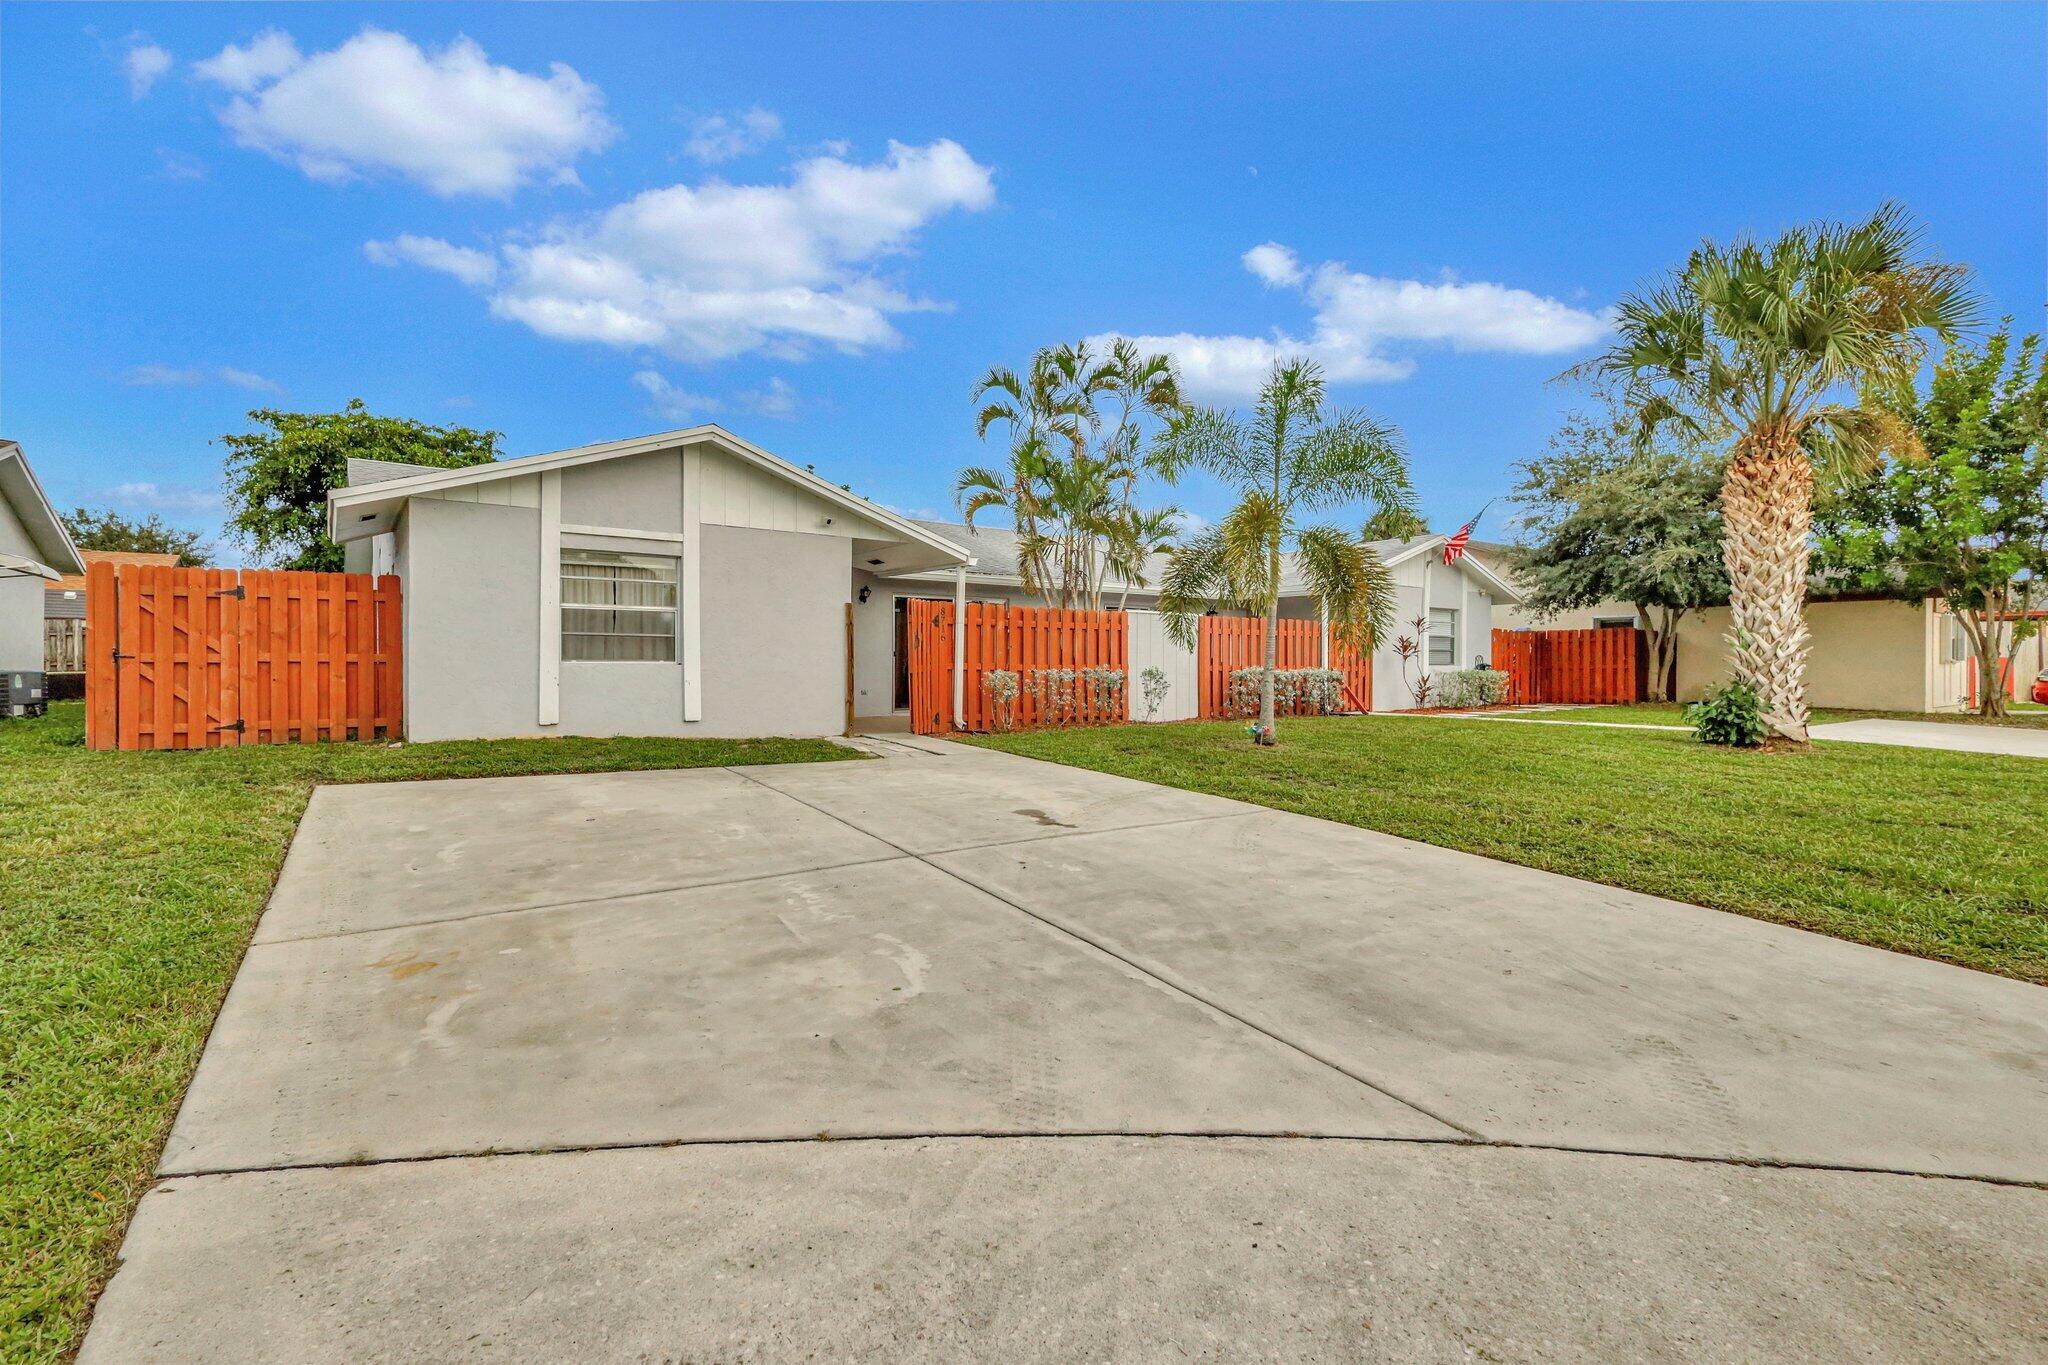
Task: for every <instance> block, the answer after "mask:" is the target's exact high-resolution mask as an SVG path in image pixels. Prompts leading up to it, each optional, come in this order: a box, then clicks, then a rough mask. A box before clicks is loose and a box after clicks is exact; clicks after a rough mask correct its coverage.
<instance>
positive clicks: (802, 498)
mask: <svg viewBox="0 0 2048 1365" xmlns="http://www.w3.org/2000/svg"><path fill="white" fill-rule="evenodd" d="M702 461H703V472H702V475H701V479H702V484H701V488H702V491H701V493H700V494H699V497H700V499H701V502H702V509H703V510H702V519H703V521H704V522H705V523H706V524H708V525H712V526H738V527H744V528H747V529H750V530H755V531H796V532H803V533H807V534H810V535H825V536H860V537H864V538H867V539H871V540H897V539H900V538H901V537H899V536H898V535H897V534H896V533H895V532H893V531H884V530H883V529H882V528H881V527H879V526H877V525H875V524H874V523H872V522H870V521H868V520H867V519H865V518H863V517H860V516H856V515H855V514H853V513H851V512H849V511H847V510H846V509H845V508H843V507H838V506H835V505H833V504H831V503H828V502H826V501H824V500H823V499H822V498H819V497H816V496H814V495H813V494H811V493H808V492H806V491H805V490H804V489H802V488H799V487H797V486H796V485H795V484H793V483H790V482H789V481H788V480H786V479H780V478H777V477H776V476H775V475H773V474H770V473H768V472H767V471H766V470H762V469H757V468H756V467H754V466H753V465H750V464H748V463H747V462H746V461H744V460H739V459H735V458H734V457H732V456H730V455H727V454H725V453H724V452H723V451H716V450H710V449H705V450H704V451H703V453H702ZM827 517H830V518H831V519H832V524H831V525H830V526H827V525H825V518H827Z"/></svg>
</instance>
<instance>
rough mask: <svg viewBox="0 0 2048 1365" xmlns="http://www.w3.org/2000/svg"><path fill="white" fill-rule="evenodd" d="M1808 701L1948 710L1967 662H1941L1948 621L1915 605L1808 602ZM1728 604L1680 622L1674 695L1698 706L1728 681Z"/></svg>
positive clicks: (1961, 687) (1962, 686)
mask: <svg viewBox="0 0 2048 1365" xmlns="http://www.w3.org/2000/svg"><path fill="white" fill-rule="evenodd" d="M1806 628H1807V632H1808V634H1809V635H1810V636H1811V638H1812V643H1811V646H1810V647H1809V649H1808V651H1807V656H1806V700H1807V704H1808V705H1810V706H1819V707H1839V708H1843V709H1850V710H1872V711H1953V710H1955V709H1957V705H1958V702H1957V699H1958V697H1960V696H1961V694H1962V693H1963V692H1964V691H1966V690H1967V688H1968V678H1967V669H1968V664H1967V663H1961V664H1958V663H1954V662H1951V661H1948V660H1947V659H1946V658H1945V654H1946V648H1947V630H1948V622H1946V621H1944V620H1940V619H1938V615H1937V613H1935V612H1934V611H1932V610H1930V608H1929V607H1928V605H1927V604H1925V603H1920V602H1809V603H1807V605H1806ZM1729 629H1730V627H1729V613H1728V608H1726V607H1707V608H1704V609H1702V610H1699V611H1692V612H1687V613H1686V614H1685V616H1684V617H1683V618H1681V619H1680V621H1679V623H1678V698H1679V700H1680V701H1697V700H1698V699H1699V697H1700V694H1701V692H1702V691H1704V690H1705V689H1706V688H1707V687H1709V686H1711V685H1715V684H1718V683H1723V682H1726V681H1727V680H1728V678H1729V676H1730V673H1729V658H1730V651H1729V647H1728V632H1729Z"/></svg>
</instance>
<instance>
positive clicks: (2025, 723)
mask: <svg viewBox="0 0 2048 1365" xmlns="http://www.w3.org/2000/svg"><path fill="white" fill-rule="evenodd" d="M1530 714H1532V715H1538V716H1540V717H1541V718H1542V719H1544V720H1570V721H1578V722H1581V723H1592V722H1595V721H1602V722H1620V723H1622V724H1627V725H1683V724H1685V708H1684V707H1683V706H1679V705H1677V704H1676V703H1669V704H1667V703H1663V702H1644V703H1642V704H1640V705H1637V706H1572V707H1566V708H1564V709H1562V710H1557V711H1542V712H1531V713H1530ZM1840 720H1929V721H1936V722H1939V723H1941V724H1944V725H2011V726H2016V727H2018V728H2019V729H2022V730H2048V706H2035V705H2033V704H2031V703H2026V702H2021V703H2015V704H2014V707H2013V711H2012V714H2011V715H2008V716H2005V717H2003V718H2001V719H1999V720H1986V719H1985V718H1984V717H1982V716H1979V715H1963V714H1959V713H1956V712H1952V711H1840V710H1816V711H1815V712H1814V713H1813V723H1814V724H1815V725H1826V724H1829V723H1830V722H1833V721H1840Z"/></svg>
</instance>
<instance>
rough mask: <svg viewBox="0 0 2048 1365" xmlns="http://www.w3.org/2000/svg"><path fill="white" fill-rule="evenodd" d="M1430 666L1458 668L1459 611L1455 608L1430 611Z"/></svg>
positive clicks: (1432, 609)
mask: <svg viewBox="0 0 2048 1365" xmlns="http://www.w3.org/2000/svg"><path fill="white" fill-rule="evenodd" d="M1429 666H1430V667H1431V668H1456V667H1457V666H1458V611H1457V608H1455V607H1431V608H1430V611H1429Z"/></svg>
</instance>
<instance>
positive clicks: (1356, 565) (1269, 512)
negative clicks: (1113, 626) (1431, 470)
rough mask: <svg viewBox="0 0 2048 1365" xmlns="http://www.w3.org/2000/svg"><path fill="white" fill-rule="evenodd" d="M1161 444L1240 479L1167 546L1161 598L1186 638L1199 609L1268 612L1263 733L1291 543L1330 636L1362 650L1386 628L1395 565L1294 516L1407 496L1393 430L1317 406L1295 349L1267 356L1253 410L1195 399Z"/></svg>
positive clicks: (1185, 640)
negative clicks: (1227, 507)
mask: <svg viewBox="0 0 2048 1365" xmlns="http://www.w3.org/2000/svg"><path fill="white" fill-rule="evenodd" d="M1157 444H1158V447H1159V457H1160V459H1161V461H1162V462H1163V463H1164V465H1165V466H1166V467H1167V468H1168V469H1169V470H1174V471H1178V470H1179V469H1182V468H1185V467H1187V466H1189V465H1196V466H1199V467H1201V468H1203V469H1205V470H1207V471H1209V472H1210V473H1212V474H1214V475H1216V476H1217V477H1218V478H1220V479H1223V480H1226V481H1227V482H1229V483H1231V484H1233V485H1235V486H1236V489H1237V493H1238V503H1237V506H1236V507H1234V508H1232V509H1231V511H1230V514H1229V515H1228V516H1226V517H1224V518H1223V520H1222V521H1221V522H1220V523H1219V524H1218V525H1217V526H1216V527H1214V528H1213V529H1212V530H1209V531H1207V532H1205V533H1203V534H1202V535H1200V536H1198V537H1196V538H1195V539H1194V540H1193V541H1191V542H1189V543H1188V544H1186V545H1183V546H1181V547H1180V548H1179V549H1177V550H1175V551H1174V553H1173V558H1172V559H1171V560H1170V561H1169V563H1168V567H1167V570H1166V576H1165V579H1164V580H1163V582H1162V583H1161V585H1160V594H1159V610H1160V612H1161V613H1162V615H1163V616H1164V617H1165V621H1166V627H1167V630H1168V632H1169V633H1170V634H1172V635H1173V637H1174V638H1175V639H1176V640H1178V641H1179V642H1180V643H1181V644H1182V645H1183V646H1185V647H1187V648H1190V649H1192V648H1194V647H1195V643H1196V641H1195V636H1196V624H1195V622H1196V618H1197V617H1198V616H1199V615H1201V614H1202V613H1203V612H1204V611H1206V610H1210V609H1236V610H1243V611H1249V612H1256V613H1258V614H1259V615H1261V616H1263V617H1265V619H1266V660H1265V676H1264V677H1263V678H1261V679H1260V682H1259V725H1260V727H1261V731H1262V734H1265V735H1270V734H1271V733H1272V731H1273V670H1274V665H1275V663H1276V662H1277V661H1278V657H1279V656H1278V648H1279V636H1280V581H1281V571H1282V567H1283V564H1284V563H1285V558H1286V555H1287V553H1288V551H1289V548H1290V547H1292V551H1293V555H1294V562H1295V566H1296V568H1297V569H1298V570H1299V572H1300V574H1301V577H1302V580H1303V581H1304V582H1305V583H1306V585H1307V587H1308V590H1309V592H1310V594H1311V595H1312V596H1314V597H1315V599H1316V600H1317V602H1318V603H1319V604H1320V605H1321V607H1322V609H1323V612H1324V614H1325V615H1326V616H1327V618H1328V619H1329V622H1330V633H1331V635H1332V636H1333V637H1334V638H1336V639H1337V640H1339V641H1341V642H1342V643H1344V644H1347V645H1350V646H1351V647H1353V648H1355V649H1357V650H1359V651H1360V652H1362V653H1368V654H1369V653H1371V652H1372V651H1373V650H1374V649H1377V648H1378V647H1379V644H1380V641H1381V640H1382V639H1384V638H1385V637H1386V635H1387V633H1388V632H1389V631H1390V630H1391V629H1392V628H1393V623H1394V583H1393V576H1392V575H1391V574H1390V573H1389V572H1388V570H1387V567H1386V565H1385V564H1383V563H1381V562H1380V557H1379V556H1378V555H1377V554H1375V553H1374V552H1373V551H1372V550H1371V548H1370V547H1368V546H1367V545H1365V544H1364V543H1363V542H1362V541H1358V540H1354V539H1352V538H1351V537H1350V536H1347V535H1345V534H1344V533H1343V532H1342V531H1339V530H1337V529H1336V528H1335V527H1332V526H1312V525H1303V524H1302V518H1303V517H1304V516H1306V515H1308V514H1310V513H1314V512H1317V511H1320V510H1322V509H1325V508H1329V507H1334V506H1337V505H1338V504H1341V503H1346V502H1355V501H1360V500H1369V501H1372V502H1376V503H1378V504H1380V505H1381V506H1395V507H1413V506H1414V501H1415V495H1414V493H1413V492H1412V491H1411V489H1410V488H1409V484H1408V458H1407V455H1406V454H1405V453H1404V452H1403V451H1402V448H1401V437H1400V433H1399V432H1397V431H1396V430H1395V429H1394V428H1393V427H1391V426H1387V425H1384V424H1382V423H1380V422H1376V421H1374V420H1373V419H1372V418H1370V417H1368V416H1366V415H1365V414H1364V413H1361V412H1354V411H1345V412H1338V413H1334V414H1331V415H1329V416H1325V415H1324V412H1323V372H1322V369H1321V367H1320V366H1318V365H1316V364H1314V363H1313V362H1311V361H1307V360H1300V359H1296V360H1287V361H1280V362H1276V363H1275V364H1274V366H1273V373H1272V375H1271V376H1270V377H1269V378H1268V379H1267V380H1266V383H1265V386H1264V387H1263V388H1261V389H1260V390H1259V401H1258V406H1257V407H1256V408H1255V409H1254V410H1253V413H1252V415H1251V417H1249V418H1239V417H1238V416H1237V414H1235V413H1233V412H1222V411H1217V410H1215V409H1200V410H1196V411H1193V412H1190V413H1187V414H1185V415H1183V416H1181V417H1178V418H1176V419H1174V420H1173V421H1172V422H1170V423H1169V424H1168V425H1167V428H1166V430H1165V431H1164V432H1162V433H1161V434H1160V436H1159V439H1158V442H1157Z"/></svg>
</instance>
